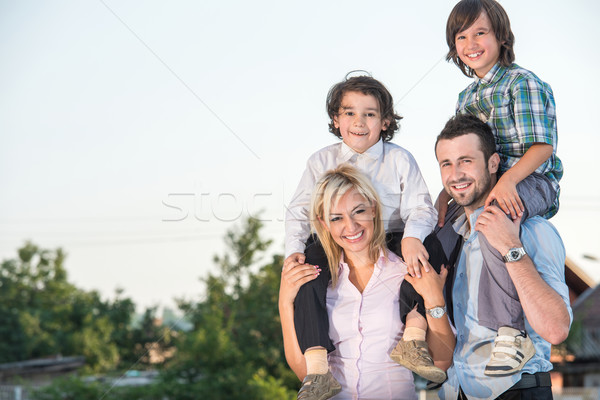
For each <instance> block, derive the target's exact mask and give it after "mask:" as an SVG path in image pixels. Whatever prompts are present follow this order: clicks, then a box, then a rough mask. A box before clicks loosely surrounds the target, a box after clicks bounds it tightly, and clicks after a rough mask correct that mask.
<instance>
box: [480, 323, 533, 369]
mask: <svg viewBox="0 0 600 400" xmlns="http://www.w3.org/2000/svg"><path fill="white" fill-rule="evenodd" d="M534 354H535V347H533V342H532V341H531V338H530V337H529V336H527V334H526V333H525V332H522V331H520V330H518V329H515V328H511V327H509V326H501V327H500V329H498V335H497V336H496V339H495V340H494V348H493V349H492V358H491V360H490V362H489V363H488V364H487V365H486V366H485V371H484V372H483V373H484V374H486V375H488V376H507V375H512V374H514V373H515V372H517V371H520V370H521V369H522V368H523V366H524V365H525V363H526V362H527V361H529V360H530V359H531V357H533V355H534Z"/></svg>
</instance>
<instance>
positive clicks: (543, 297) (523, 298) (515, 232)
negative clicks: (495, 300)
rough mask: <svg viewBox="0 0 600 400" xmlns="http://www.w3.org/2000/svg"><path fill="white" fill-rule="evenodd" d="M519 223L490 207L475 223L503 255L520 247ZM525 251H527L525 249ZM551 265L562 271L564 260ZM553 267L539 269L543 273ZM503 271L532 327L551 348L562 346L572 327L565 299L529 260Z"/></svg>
mask: <svg viewBox="0 0 600 400" xmlns="http://www.w3.org/2000/svg"><path fill="white" fill-rule="evenodd" d="M520 223H521V219H520V218H518V219H516V220H514V221H511V220H509V219H508V218H506V215H505V214H504V212H503V211H502V210H501V209H500V208H498V207H496V206H490V207H487V208H486V210H485V211H484V212H483V213H481V215H480V216H479V218H478V219H477V222H476V224H475V229H476V230H477V231H480V232H482V233H483V234H484V235H485V237H486V238H487V239H488V241H489V242H490V244H491V245H492V246H493V247H494V248H495V249H496V250H498V251H499V252H500V254H503V255H504V254H506V253H508V251H509V250H510V249H511V248H513V247H523V243H522V242H521V239H520V236H519V227H520ZM525 250H526V251H527V248H525ZM552 261H553V262H554V263H562V266H563V267H564V259H562V260H559V259H554V260H552ZM556 266H557V265H548V266H543V265H539V266H538V267H539V268H540V269H543V268H552V267H556ZM506 269H507V270H508V273H509V275H510V277H511V279H512V281H513V283H514V285H515V287H516V289H517V293H518V295H519V300H520V302H521V306H522V307H523V311H524V312H525V316H526V317H527V321H528V322H529V324H530V325H531V327H532V328H533V329H534V330H535V331H536V332H537V333H538V334H539V335H540V336H541V337H542V338H543V339H544V340H546V341H548V342H550V343H551V344H559V343H561V342H563V341H564V340H565V339H566V338H567V336H568V334H569V326H570V323H571V316H570V314H569V310H568V308H567V305H566V303H565V299H564V298H563V297H561V296H560V295H559V294H558V293H557V292H556V291H555V290H554V289H553V288H551V287H550V286H549V285H548V283H547V282H546V281H545V280H544V279H542V276H541V275H540V272H538V270H537V269H536V265H534V263H533V260H532V259H531V258H530V257H529V256H524V257H523V258H522V259H521V260H519V261H516V262H510V263H506Z"/></svg>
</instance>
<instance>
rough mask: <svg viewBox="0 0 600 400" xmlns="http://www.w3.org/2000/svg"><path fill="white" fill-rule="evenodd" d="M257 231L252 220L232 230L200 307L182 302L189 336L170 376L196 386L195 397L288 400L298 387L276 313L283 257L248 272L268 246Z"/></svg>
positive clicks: (258, 226) (207, 281)
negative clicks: (288, 365) (192, 327)
mask: <svg viewBox="0 0 600 400" xmlns="http://www.w3.org/2000/svg"><path fill="white" fill-rule="evenodd" d="M262 226H263V225H262V222H260V221H259V220H258V219H255V218H249V219H247V220H246V221H245V222H244V224H243V226H242V227H241V229H240V230H230V231H229V232H228V233H227V235H226V237H225V242H226V244H227V248H228V252H227V253H226V254H225V255H224V256H222V257H218V256H215V258H214V260H215V263H216V264H217V266H218V267H219V268H218V274H217V275H213V274H209V275H208V277H206V278H205V279H204V283H205V286H206V298H205V300H204V301H202V302H199V303H197V304H191V303H185V302H181V303H180V308H181V309H182V310H183V311H184V312H185V313H186V314H187V315H188V317H189V318H190V319H191V321H192V322H193V324H194V329H193V330H192V331H191V332H188V333H187V335H186V336H185V338H183V340H181V341H180V342H179V343H178V344H177V350H178V351H177V357H176V358H175V359H174V360H173V362H172V363H171V364H169V365H168V367H169V368H168V370H167V374H169V377H170V379H172V380H181V381H184V382H186V383H187V384H188V385H190V386H193V387H194V390H195V393H196V394H199V393H200V394H202V393H206V394H207V395H208V394H210V397H211V398H215V399H216V398H223V399H238V398H239V399H242V398H243V399H253V398H256V399H262V398H273V399H279V398H281V399H286V398H289V396H292V395H293V394H294V393H295V390H294V389H290V388H289V387H288V386H291V387H294V386H296V385H297V384H298V381H297V379H296V378H295V376H293V374H292V373H291V371H290V370H289V368H287V366H286V364H285V360H284V356H283V346H282V343H283V340H282V337H281V326H280V323H279V316H278V312H277V297H278V293H279V279H280V273H281V265H282V257H281V256H280V255H275V256H273V258H272V260H271V261H270V262H269V263H268V264H266V265H264V266H263V267H262V268H260V269H259V270H258V271H253V268H254V267H255V265H256V263H257V262H258V261H259V260H260V259H261V258H262V257H263V256H264V252H265V251H266V250H267V249H268V247H269V245H270V244H271V241H270V240H267V241H265V240H263V239H262V238H261V237H260V229H261V228H262ZM193 393H194V392H192V393H190V396H191V397H189V398H194V397H193V396H192V394H193ZM179 396H182V394H181V393H179ZM198 396H199V397H198V398H201V397H202V396H200V395H198ZM177 398H185V397H177Z"/></svg>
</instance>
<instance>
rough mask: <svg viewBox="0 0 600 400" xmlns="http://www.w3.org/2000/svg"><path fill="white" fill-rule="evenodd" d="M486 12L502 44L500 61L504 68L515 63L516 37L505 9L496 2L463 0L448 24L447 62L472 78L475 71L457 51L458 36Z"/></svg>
mask: <svg viewBox="0 0 600 400" xmlns="http://www.w3.org/2000/svg"><path fill="white" fill-rule="evenodd" d="M482 12H485V13H486V14H487V16H488V18H489V20H490V23H491V24H492V30H493V31H494V35H495V36H496V40H497V41H498V43H500V55H499V57H498V61H499V62H500V64H501V65H502V66H504V67H510V65H511V64H512V63H513V62H514V61H515V51H514V45H515V35H513V33H512V30H511V29H510V20H509V19H508V14H506V11H504V8H502V6H501V5H500V3H498V2H497V1H495V0H462V1H460V2H458V4H456V5H455V6H454V8H453V9H452V11H451V12H450V16H449V17H448V22H447V23H446V43H447V44H448V54H447V55H446V61H450V60H452V62H453V63H454V64H456V66H457V67H458V68H459V69H460V70H461V71H462V73H463V74H465V75H466V76H468V77H470V78H472V77H473V75H475V71H474V70H472V69H471V68H469V66H468V65H467V64H465V63H463V62H462V60H461V59H460V57H459V56H458V52H457V51H456V42H455V39H456V35H457V34H458V33H459V32H462V31H464V30H465V29H468V28H469V27H471V25H473V23H474V22H475V21H476V20H477V18H479V16H480V15H481V13H482Z"/></svg>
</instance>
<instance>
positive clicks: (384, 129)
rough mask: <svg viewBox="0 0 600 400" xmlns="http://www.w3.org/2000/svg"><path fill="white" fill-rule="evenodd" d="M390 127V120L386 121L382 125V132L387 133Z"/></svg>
mask: <svg viewBox="0 0 600 400" xmlns="http://www.w3.org/2000/svg"><path fill="white" fill-rule="evenodd" d="M389 127H390V120H389V119H384V120H383V124H382V125H381V130H382V131H387V129H388V128H389Z"/></svg>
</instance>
